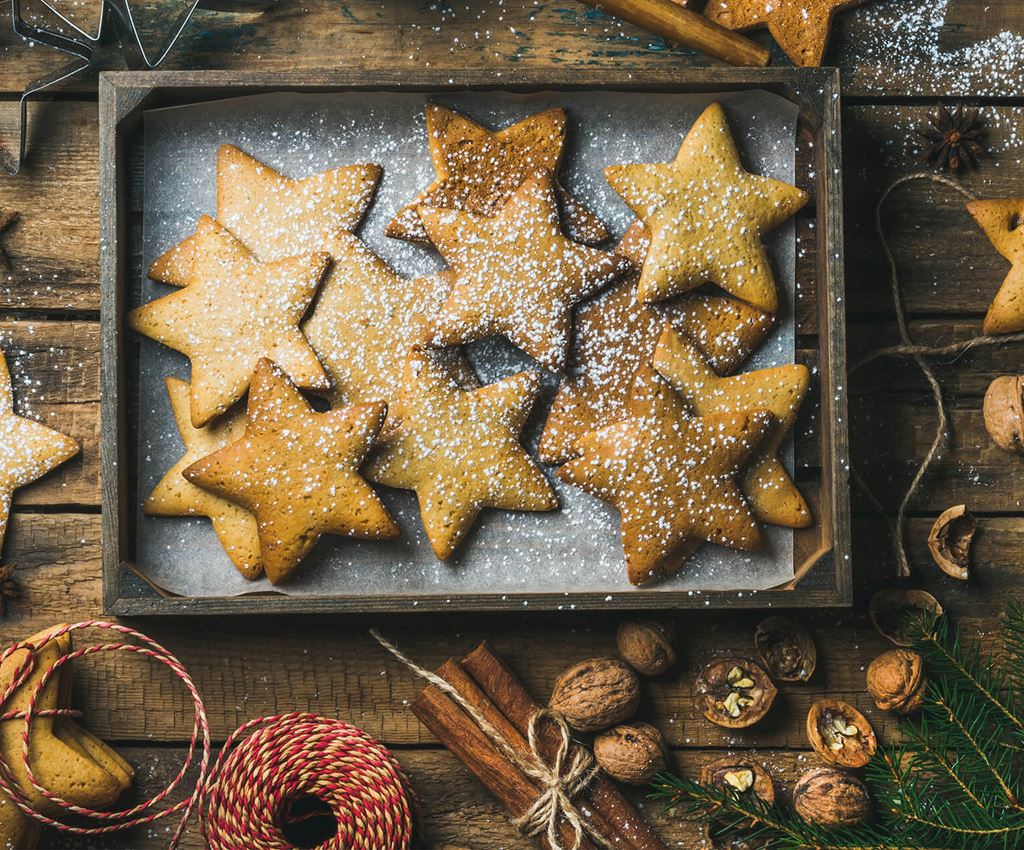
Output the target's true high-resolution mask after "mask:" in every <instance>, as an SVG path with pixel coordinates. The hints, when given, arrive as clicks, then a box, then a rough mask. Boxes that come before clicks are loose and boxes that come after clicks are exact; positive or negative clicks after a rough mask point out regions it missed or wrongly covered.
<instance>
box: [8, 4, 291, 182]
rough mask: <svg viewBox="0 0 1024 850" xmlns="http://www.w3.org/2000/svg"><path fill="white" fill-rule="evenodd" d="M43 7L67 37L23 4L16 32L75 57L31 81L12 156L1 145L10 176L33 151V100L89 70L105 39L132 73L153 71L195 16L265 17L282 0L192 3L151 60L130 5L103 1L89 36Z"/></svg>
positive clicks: (17, 7)
mask: <svg viewBox="0 0 1024 850" xmlns="http://www.w3.org/2000/svg"><path fill="white" fill-rule="evenodd" d="M38 2H39V5H40V6H41V7H43V8H45V9H46V11H47V12H48V13H49V14H52V15H53V17H54V20H55V22H59V23H60V24H61V25H62V27H66V28H67V32H60V31H58V30H57V29H55V28H54V29H51V28H48V27H44V26H40V25H38V24H35V23H32V22H31V21H29V20H27V19H26V17H25V16H24V14H23V0H11V23H12V26H13V28H14V32H15V33H16V34H17V35H19V36H21V37H22V38H25V39H28V40H29V41H32V42H35V43H37V44H43V45H46V46H47V47H52V48H53V49H55V50H59V51H61V52H62V53H66V54H68V55H69V56H72V57H74V58H73V59H72V61H71V62H69V63H68V64H67V65H64V66H63V67H61V68H58V69H57V70H56V71H52V72H50V73H49V74H45V75H44V76H42V77H39V78H38V79H35V80H33V81H32V82H30V83H29V84H28V85H27V86H26V87H25V89H24V91H23V92H22V94H21V98H20V99H19V101H18V131H17V134H18V147H17V153H16V154H11V152H10V151H8V150H7V149H6V148H5V147H3V146H2V145H0V168H2V169H3V170H4V171H5V172H7V173H8V174H10V175H12V176H13V175H15V174H17V173H18V172H19V171H20V170H21V165H22V163H23V162H24V161H25V159H26V157H27V152H28V101H29V99H30V98H31V97H32V96H33V95H35V94H38V93H39V92H41V91H43V90H45V89H48V88H50V87H51V86H55V85H57V84H58V83H61V82H63V81H64V80H68V79H70V78H71V77H74V76H75V75H77V74H80V73H81V72H82V71H84V70H86V69H87V68H90V67H91V66H92V65H93V62H94V60H95V58H96V53H97V51H98V49H99V47H100V45H101V44H102V43H103V41H104V39H105V36H106V35H107V34H108V32H109V31H110V30H111V29H112V30H113V33H114V39H115V40H116V42H117V44H118V45H119V47H120V48H121V55H122V56H123V57H124V61H125V64H126V65H127V67H128V69H129V70H133V71H139V70H152V69H153V68H156V67H157V66H158V65H160V64H161V63H162V62H163V61H164V59H166V58H167V55H168V54H169V53H170V52H171V50H172V49H173V48H174V45H175V44H176V43H177V41H178V39H179V37H180V36H181V34H182V32H184V30H185V27H186V26H188V23H189V21H190V20H191V19H192V15H193V14H194V13H195V12H196V10H197V9H205V10H208V11H213V12H231V13H245V12H249V13H252V12H262V11H265V10H266V9H268V8H270V7H271V6H273V5H274V4H275V3H276V2H277V0H189V2H188V3H187V4H186V6H185V8H184V9H183V10H182V12H181V14H180V15H179V16H178V17H177V19H176V20H175V21H174V22H173V23H172V25H171V26H170V27H169V28H168V30H167V31H168V32H169V33H170V35H169V36H168V37H167V39H166V40H165V42H164V43H163V45H162V46H161V47H160V49H159V50H157V51H156V52H155V54H154V57H155V58H151V57H150V54H149V53H148V52H147V50H146V46H145V43H144V40H143V37H142V34H141V33H140V32H139V28H138V25H137V24H136V22H135V18H134V16H133V15H132V3H131V0H100V4H101V6H100V16H99V25H98V26H97V29H96V32H95V33H94V34H92V33H88V32H86V31H85V30H84V29H82V28H81V27H80V26H78V24H76V23H74V22H73V21H71V20H70V19H69V18H67V17H66V16H65V15H63V14H62V13H61V12H60V11H59V10H57V9H56V8H54V7H53V6H52V5H51V4H50V3H49V2H47V0H38Z"/></svg>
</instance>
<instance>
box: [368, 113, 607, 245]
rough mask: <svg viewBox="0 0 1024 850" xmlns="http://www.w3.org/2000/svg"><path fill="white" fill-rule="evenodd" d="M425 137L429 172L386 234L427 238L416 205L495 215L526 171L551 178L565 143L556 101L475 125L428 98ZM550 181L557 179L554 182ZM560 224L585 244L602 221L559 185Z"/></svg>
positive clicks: (602, 233)
mask: <svg viewBox="0 0 1024 850" xmlns="http://www.w3.org/2000/svg"><path fill="white" fill-rule="evenodd" d="M426 113H427V144H428V146H429V148H430V158H431V160H432V161H433V163H434V171H435V172H436V173H437V177H436V179H435V180H434V182H433V183H431V184H430V185H429V186H428V187H427V188H426V189H424V190H423V191H422V192H421V193H420V194H419V195H417V197H416V198H415V200H413V201H412V202H411V203H410V204H408V205H407V206H406V207H405V208H403V209H402V210H400V211H399V212H398V214H397V215H396V216H395V217H394V219H393V220H392V221H391V223H390V224H389V225H388V227H387V230H385V233H387V235H388V236H394V237H396V238H398V239H411V240H413V241H416V242H427V241H431V238H430V236H429V234H428V233H427V231H426V230H425V229H424V227H423V223H422V222H421V221H420V218H419V213H418V211H419V207H421V206H430V207H439V208H443V209H453V210H465V211H466V212H473V213H479V214H480V215H486V216H493V215H497V213H498V211H499V210H500V209H501V207H502V205H503V204H504V203H505V202H506V201H507V200H508V199H509V198H510V197H511V196H512V193H513V192H514V191H515V190H516V189H518V188H519V186H520V185H522V183H523V182H524V181H526V180H528V179H530V178H531V177H537V176H548V177H551V178H552V180H555V179H556V176H557V172H558V167H559V165H560V164H561V161H562V152H563V150H564V148H565V125H566V115H565V110H564V109H557V108H556V109H547V110H545V111H544V112H539V113H537V114H536V115H531V116H530V117H529V118H524V119H523V120H522V121H519V122H518V123H516V124H513V125H512V126H510V127H506V128H505V129H504V130H498V131H491V130H488V129H487V128H486V127H481V126H480V125H479V124H477V123H476V122H475V121H471V120H470V119H469V118H467V117H466V116H464V115H460V114H459V113H458V112H456V111H455V110H453V109H449V108H448V107H446V106H441V105H440V104H437V103H428V104H427V107H426ZM556 186H557V184H556ZM559 195H560V199H561V202H562V207H563V210H564V212H565V226H566V232H567V233H568V234H569V235H570V236H571V237H572V238H573V239H575V240H576V241H578V242H583V243H584V244H587V245H596V244H598V243H601V242H604V241H605V240H606V239H607V238H608V237H609V235H610V234H609V233H608V229H607V228H606V227H605V226H604V224H602V222H601V220H600V219H598V218H597V216H595V215H594V214H593V213H592V212H590V211H589V210H588V209H587V208H586V207H584V206H583V205H582V204H581V203H580V202H579V201H577V200H576V199H575V198H574V197H573V196H572V195H571V194H569V193H568V192H567V191H565V190H564V189H560V190H559Z"/></svg>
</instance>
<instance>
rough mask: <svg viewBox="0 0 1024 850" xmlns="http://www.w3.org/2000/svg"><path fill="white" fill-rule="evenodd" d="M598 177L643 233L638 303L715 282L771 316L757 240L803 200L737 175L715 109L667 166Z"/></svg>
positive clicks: (771, 183) (767, 264)
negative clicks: (646, 243)
mask: <svg viewBox="0 0 1024 850" xmlns="http://www.w3.org/2000/svg"><path fill="white" fill-rule="evenodd" d="M604 173H605V177H606V178H607V180H608V182H609V183H610V184H611V186H612V188H613V189H615V191H616V192H618V193H619V194H620V195H621V196H622V198H623V200H624V201H625V202H626V203H627V204H628V205H629V206H630V208H631V209H632V210H633V212H635V213H636V215H637V216H638V217H639V218H640V219H641V220H642V221H643V222H644V224H645V225H647V228H648V230H649V231H650V235H651V247H650V250H649V251H648V252H647V259H646V260H645V261H644V267H643V272H642V273H641V275H640V283H639V284H638V287H637V295H638V297H639V298H640V300H641V301H643V302H645V303H651V302H654V301H661V300H663V299H665V298H670V297H671V296H673V295H680V294H682V293H684V292H688V291H690V290H691V289H695V288H696V287H698V286H700V285H701V284H703V283H714V284H717V285H718V286H720V287H721V288H722V289H724V290H725V291H726V292H728V293H729V294H730V295H733V296H735V297H736V298H739V299H741V300H742V301H746V302H747V303H748V304H751V305H753V306H754V307H756V308H757V309H759V310H763V311H765V312H768V313H775V312H777V311H778V306H779V304H778V292H777V291H776V288H775V276H774V275H773V273H772V266H771V261H770V260H769V258H768V253H767V251H766V250H765V247H764V243H763V236H764V234H765V233H767V232H768V231H770V230H772V229H773V228H775V227H777V226H778V225H780V224H781V223H782V222H784V221H785V220H786V219H788V218H789V217H790V216H792V215H793V214H794V213H795V212H796V211H797V210H799V209H800V208H801V207H802V206H803V205H804V204H805V203H807V199H808V196H807V193H806V192H804V191H803V190H802V189H798V188H796V187H795V186H790V185H789V184H787V183H783V182H782V181H780V180H773V179H772V178H770V177H763V176H761V175H759V174H750V173H748V172H747V171H744V169H743V164H742V162H741V161H740V155H739V151H738V150H737V149H736V143H735V142H734V141H733V138H732V134H731V133H730V132H729V125H728V123H727V122H726V118H725V111H724V110H723V109H722V106H721V104H718V103H713V104H711V105H710V106H709V107H708V108H707V109H705V110H704V112H703V113H702V114H701V116H700V117H699V118H698V119H697V121H696V123H695V124H694V125H693V127H691V128H690V131H689V132H688V133H687V134H686V138H685V139H683V144H682V146H681V147H680V148H679V152H678V154H676V158H675V160H674V161H673V162H664V163H650V164H631V165H610V166H608V167H607V168H606V169H605V172H604Z"/></svg>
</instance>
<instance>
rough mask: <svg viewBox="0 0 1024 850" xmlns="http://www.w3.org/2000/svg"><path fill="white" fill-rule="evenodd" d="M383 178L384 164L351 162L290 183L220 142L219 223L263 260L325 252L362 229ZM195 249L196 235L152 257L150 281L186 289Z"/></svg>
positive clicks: (218, 152)
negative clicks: (337, 238) (344, 236)
mask: <svg viewBox="0 0 1024 850" xmlns="http://www.w3.org/2000/svg"><path fill="white" fill-rule="evenodd" d="M380 173H381V168H380V166H379V165H372V164H363V165H346V166H343V167H341V168H335V169H332V170H331V171H325V172H324V173H322V174H314V175H312V176H310V177H305V178H303V179H301V180H292V179H290V178H288V177H284V176H283V175H281V174H278V172H276V171H275V170H274V169H273V168H271V167H270V166H269V165H264V164H263V163H262V162H260V161H259V160H256V159H253V158H252V157H251V156H249V155H248V154H247V153H245V152H244V151H241V150H239V149H238V148H236V147H235V146H234V145H221V146H220V149H219V150H218V151H217V216H216V218H217V221H219V222H220V223H221V224H222V225H223V226H224V227H226V228H227V229H228V230H229V231H231V233H233V234H234V235H235V236H236V237H237V238H238V239H239V240H240V241H241V242H242V244H244V245H245V247H246V248H248V249H249V250H250V251H251V252H252V254H253V256H254V257H255V258H256V259H258V260H261V261H262V262H265V263H268V262H273V261H274V260H283V259H284V258H285V257H294V256H297V255H298V254H309V253H312V252H313V251H324V250H326V248H325V247H324V246H325V245H326V244H327V243H328V242H330V241H331V240H333V239H334V237H335V236H337V235H338V234H339V233H344V232H346V231H353V230H355V229H356V228H357V227H358V226H359V222H360V221H362V219H363V216H364V215H365V214H366V208H367V207H368V206H369V205H370V201H371V200H372V198H373V193H374V190H375V189H376V187H377V181H378V180H379V179H380ZM194 252H195V237H194V236H190V237H188V238H187V239H185V240H183V241H182V242H179V243H178V244H177V245H175V246H174V247H173V248H171V249H169V250H168V251H166V252H164V253H163V254H162V255H161V256H160V257H158V258H157V259H156V260H154V261H153V263H152V264H151V265H150V267H149V276H150V277H151V278H152V279H153V280H156V281H160V282H161V283H169V284H173V285H174V286H184V285H185V284H186V283H187V282H188V275H189V272H190V271H191V269H192V261H193V255H194Z"/></svg>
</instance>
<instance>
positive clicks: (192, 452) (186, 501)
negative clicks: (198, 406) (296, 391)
mask: <svg viewBox="0 0 1024 850" xmlns="http://www.w3.org/2000/svg"><path fill="white" fill-rule="evenodd" d="M164 383H165V384H166V386H167V395H168V396H169V397H170V400H171V410H172V411H173V412H174V421H175V422H177V423H178V433H180V434H181V439H182V442H184V444H185V453H184V454H183V455H182V456H181V458H180V459H179V460H178V462H177V463H175V464H174V466H172V467H171V468H170V469H169V470H167V472H166V474H165V475H164V477H163V478H161V479H160V481H159V483H158V484H157V485H156V487H154V488H153V492H152V493H150V494H149V498H147V499H146V501H145V502H143V503H142V512H143V513H144V514H148V515H149V516H205V517H208V518H209V519H210V521H211V522H212V523H213V530H214V532H216V534H217V537H218V539H219V540H220V543H221V545H222V546H223V547H224V551H225V552H226V553H227V556H228V557H229V558H230V559H231V563H233V564H234V565H235V566H236V567H237V568H238V571H239V572H240V573H241V574H242V575H244V576H245V577H246V578H250V579H254V578H257V577H258V576H259V575H260V573H262V572H263V564H262V562H261V561H260V542H259V537H258V535H257V532H256V517H254V516H253V515H252V514H251V513H249V511H247V510H245V509H244V508H241V507H239V506H238V505H236V504H235V503H234V502H229V501H228V500H227V499H222V498H221V497H220V496H216V495H214V494H213V493H210V492H207V491H206V490H203V489H201V488H199V487H196V485H195V484H191V483H190V482H189V481H188V480H187V479H186V478H185V476H184V475H182V474H181V473H182V472H183V471H184V470H185V469H186V468H187V467H189V466H191V465H192V464H193V463H195V462H196V461H197V460H200V459H202V458H204V457H206V456H207V455H211V454H213V453H214V452H215V451H218V450H219V449H222V448H224V447H225V446H227V445H228V444H229V443H234V442H236V441H237V440H240V439H241V438H242V435H243V434H244V433H245V415H244V413H243V412H242V411H241V410H234V409H233V410H232V411H229V412H228V414H227V415H226V416H224V417H223V418H221V419H218V420H216V421H214V422H211V423H210V424H209V425H206V426H204V427H202V428H194V427H192V420H191V419H190V418H189V412H188V409H189V385H188V382H187V381H182V380H181V379H179V378H166V379H165V381H164Z"/></svg>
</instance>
